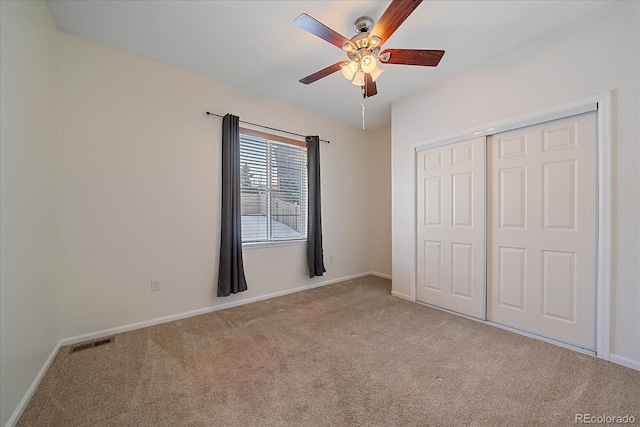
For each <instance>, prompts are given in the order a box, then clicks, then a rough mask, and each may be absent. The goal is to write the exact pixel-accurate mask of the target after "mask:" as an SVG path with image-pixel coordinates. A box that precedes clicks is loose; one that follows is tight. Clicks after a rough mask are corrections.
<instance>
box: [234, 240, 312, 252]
mask: <svg viewBox="0 0 640 427" xmlns="http://www.w3.org/2000/svg"><path fill="white" fill-rule="evenodd" d="M306 244H307V240H306V239H302V240H282V241H272V242H253V243H251V242H248V243H243V244H242V249H243V250H244V249H262V248H270V247H277V246H296V245H306Z"/></svg>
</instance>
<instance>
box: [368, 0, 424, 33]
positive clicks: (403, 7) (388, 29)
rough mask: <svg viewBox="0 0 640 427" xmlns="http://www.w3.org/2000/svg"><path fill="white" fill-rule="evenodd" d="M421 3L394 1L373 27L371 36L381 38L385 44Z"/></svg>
mask: <svg viewBox="0 0 640 427" xmlns="http://www.w3.org/2000/svg"><path fill="white" fill-rule="evenodd" d="M420 3H422V0H393V1H392V2H391V4H390V5H389V7H388V8H387V10H385V11H384V13H383V14H382V17H381V18H380V19H379V20H378V22H377V23H376V25H375V26H374V27H373V30H372V31H371V34H373V35H375V36H378V37H380V38H381V39H382V43H384V42H385V41H386V40H387V39H388V38H389V37H391V35H392V34H393V33H394V32H395V31H396V30H397V29H398V27H399V26H400V25H401V24H402V23H403V22H404V20H405V19H407V17H408V16H409V15H411V12H413V11H414V10H415V8H416V7H418V5H419V4H420Z"/></svg>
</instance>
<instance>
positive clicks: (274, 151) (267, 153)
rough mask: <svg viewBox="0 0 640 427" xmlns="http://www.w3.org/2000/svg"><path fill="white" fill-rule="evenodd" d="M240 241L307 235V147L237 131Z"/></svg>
mask: <svg viewBox="0 0 640 427" xmlns="http://www.w3.org/2000/svg"><path fill="white" fill-rule="evenodd" d="M240 186H241V202H242V207H241V210H242V241H243V243H244V242H270V241H284V240H303V239H306V236H307V149H306V147H302V146H297V145H292V144H286V143H283V142H278V141H271V140H269V139H265V138H260V137H257V136H254V135H246V134H242V133H241V134H240Z"/></svg>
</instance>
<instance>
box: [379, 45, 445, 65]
mask: <svg viewBox="0 0 640 427" xmlns="http://www.w3.org/2000/svg"><path fill="white" fill-rule="evenodd" d="M385 53H388V54H390V56H389V60H387V61H381V62H382V63H383V64H404V65H422V66H424V67H435V66H436V65H438V63H439V62H440V59H442V56H443V55H444V50H421V49H385V50H383V51H382V52H380V56H383V55H384V54H385Z"/></svg>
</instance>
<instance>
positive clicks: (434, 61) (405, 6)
mask: <svg viewBox="0 0 640 427" xmlns="http://www.w3.org/2000/svg"><path fill="white" fill-rule="evenodd" d="M421 2H422V0H393V1H392V2H391V4H390V5H389V7H388V8H387V10H385V12H384V13H383V14H382V17H381V18H380V20H378V22H377V23H376V25H375V26H374V21H373V19H372V18H371V17H369V16H361V17H360V18H358V19H356V21H355V22H354V24H353V27H354V29H355V31H356V33H357V34H356V35H355V36H354V37H352V38H351V40H349V39H347V38H346V37H344V36H342V35H340V34H338V33H337V32H335V31H334V30H332V29H331V28H329V27H327V26H326V25H324V24H322V23H321V22H319V21H317V20H316V19H314V18H312V17H311V16H309V15H307V14H306V13H303V14H301V15H300V16H298V17H297V18H296V19H295V20H294V21H293V22H294V23H295V24H296V25H297V26H298V27H300V28H302V29H304V30H306V31H308V32H310V33H311V34H313V35H316V36H318V37H320V38H321V39H323V40H325V41H327V42H329V43H331V44H333V45H334V46H337V47H339V48H341V49H343V50H344V51H345V52H346V54H347V58H348V61H340V62H337V63H335V64H333V65H330V66H328V67H326V68H324V69H323V70H320V71H318V72H315V73H314V74H311V75H309V76H307V77H305V78H303V79H300V82H301V83H304V84H310V83H313V82H315V81H317V80H320V79H321V78H323V77H326V76H328V75H331V74H333V73H334V72H336V71H338V70H341V71H342V75H343V76H344V77H345V78H346V79H347V80H350V81H351V83H352V84H354V85H356V86H360V87H361V88H362V96H363V97H364V98H368V97H370V96H373V95H375V94H377V93H378V90H377V88H376V83H375V82H376V80H377V79H378V77H380V74H382V72H383V71H384V70H383V69H382V68H380V67H379V66H378V62H381V63H383V64H385V63H388V64H404V65H421V66H425V67H435V66H437V65H438V63H439V62H440V59H442V56H443V55H444V50H418V49H386V50H384V51H382V52H380V47H381V46H382V44H383V43H384V42H385V41H386V40H387V39H388V38H389V37H391V35H392V34H393V33H394V32H395V31H396V30H397V29H398V27H399V26H400V25H401V24H402V23H403V22H404V21H405V19H407V17H408V16H409V15H410V14H411V13H412V12H413V11H414V10H415V8H416V7H418V5H419V4H420V3H421Z"/></svg>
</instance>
